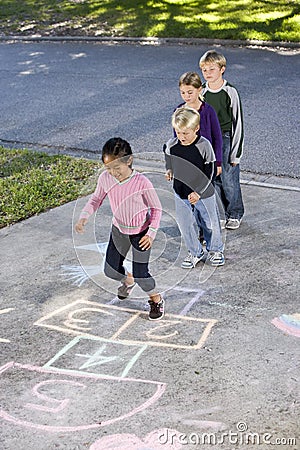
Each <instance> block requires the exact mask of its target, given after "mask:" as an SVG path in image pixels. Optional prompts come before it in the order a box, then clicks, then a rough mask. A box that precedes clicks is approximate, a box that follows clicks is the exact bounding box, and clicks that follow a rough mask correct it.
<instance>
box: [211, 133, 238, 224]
mask: <svg viewBox="0 0 300 450" xmlns="http://www.w3.org/2000/svg"><path fill="white" fill-rule="evenodd" d="M230 149H231V142H230V133H229V132H228V133H224V134H223V162H222V173H221V175H219V176H218V177H217V178H216V180H215V188H216V194H217V196H218V197H219V198H218V201H219V200H221V202H222V204H223V208H224V211H225V217H223V214H222V212H221V208H219V209H220V215H221V219H241V218H242V217H243V215H244V205H243V199H242V191H241V186H240V165H239V164H237V165H236V166H234V167H233V166H231V165H230Z"/></svg>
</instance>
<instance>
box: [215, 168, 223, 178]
mask: <svg viewBox="0 0 300 450" xmlns="http://www.w3.org/2000/svg"><path fill="white" fill-rule="evenodd" d="M221 173H222V167H221V166H218V167H217V174H216V177H218V176H219V175H221Z"/></svg>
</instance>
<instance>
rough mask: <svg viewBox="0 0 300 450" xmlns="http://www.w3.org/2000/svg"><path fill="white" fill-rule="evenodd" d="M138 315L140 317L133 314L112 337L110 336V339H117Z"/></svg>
mask: <svg viewBox="0 0 300 450" xmlns="http://www.w3.org/2000/svg"><path fill="white" fill-rule="evenodd" d="M139 315H140V314H139V313H137V314H134V315H133V316H132V317H130V319H128V320H127V322H125V323H124V324H123V325H122V326H121V327H120V328H119V329H118V331H117V332H116V333H115V334H114V335H113V336H111V339H116V338H117V337H118V336H119V335H120V334H121V333H122V332H123V331H124V330H126V328H128V327H129V325H130V324H131V323H132V322H134V321H135V319H137V317H138V316H139Z"/></svg>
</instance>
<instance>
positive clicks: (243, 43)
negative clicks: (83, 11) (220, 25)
mask: <svg viewBox="0 0 300 450" xmlns="http://www.w3.org/2000/svg"><path fill="white" fill-rule="evenodd" d="M14 41H17V42H40V41H44V42H47V41H49V42H98V43H134V44H137V43H138V44H148V45H166V44H173V45H174V44H175V45H222V46H229V47H235V46H239V47H253V46H254V47H273V48H287V49H299V48H300V42H282V41H278V42H275V41H258V40H253V39H248V40H234V39H206V38H157V37H120V36H116V37H111V36H102V37H99V36H40V35H29V36H14V35H12V36H0V42H14Z"/></svg>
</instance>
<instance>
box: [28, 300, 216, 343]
mask: <svg viewBox="0 0 300 450" xmlns="http://www.w3.org/2000/svg"><path fill="white" fill-rule="evenodd" d="M107 315H109V316H110V320H103V318H104V317H106V316H107ZM147 319H148V312H146V311H140V310H135V309H129V308H123V307H119V306H115V305H106V304H99V303H95V302H90V301H86V300H76V301H75V302H73V303H71V304H68V305H66V306H64V307H62V308H59V309H57V310H56V311H53V312H51V313H49V314H47V315H46V316H44V317H42V318H41V319H39V320H38V321H37V322H35V325H37V326H41V327H46V328H49V329H52V330H56V331H60V332H64V333H70V334H75V335H77V336H78V335H83V334H84V335H86V336H91V337H98V338H103V339H111V340H113V341H118V342H121V343H124V344H143V345H152V346H158V347H171V348H182V349H199V348H201V347H202V346H203V344H204V343H205V341H206V339H207V337H208V336H209V334H210V331H211V329H212V327H213V326H214V325H215V323H216V322H217V320H215V319H202V318H198V317H187V316H184V315H176V314H166V315H165V320H164V321H163V322H162V323H158V324H157V323H155V322H154V323H153V322H151V321H149V320H147Z"/></svg>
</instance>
